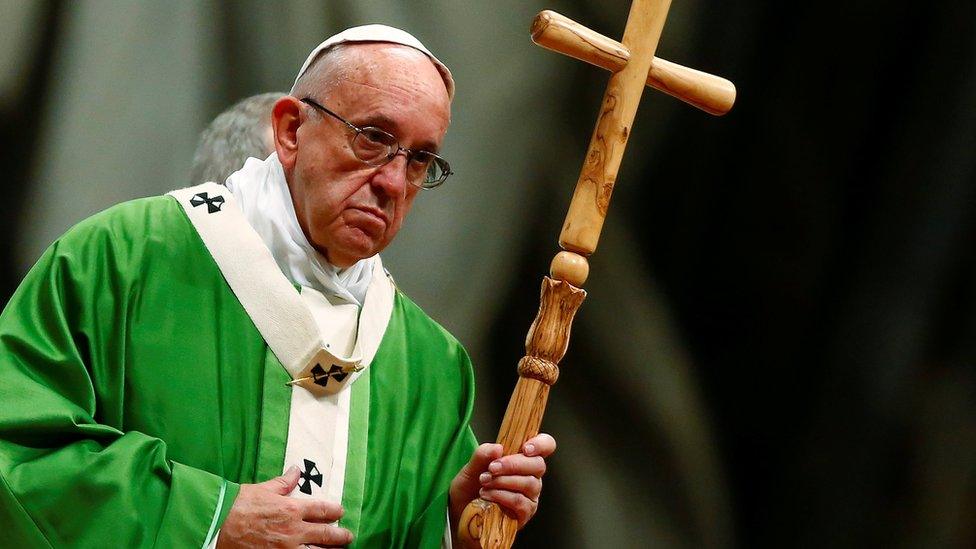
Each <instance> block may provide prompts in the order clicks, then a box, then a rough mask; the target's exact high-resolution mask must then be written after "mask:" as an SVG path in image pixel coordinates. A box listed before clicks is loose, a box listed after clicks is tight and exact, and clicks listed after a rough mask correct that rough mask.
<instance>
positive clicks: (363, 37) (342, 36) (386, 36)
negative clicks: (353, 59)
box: [292, 24, 454, 99]
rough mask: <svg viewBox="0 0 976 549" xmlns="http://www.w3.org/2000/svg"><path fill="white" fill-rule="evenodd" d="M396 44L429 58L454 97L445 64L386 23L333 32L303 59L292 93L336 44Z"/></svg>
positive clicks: (448, 91)
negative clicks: (307, 72)
mask: <svg viewBox="0 0 976 549" xmlns="http://www.w3.org/2000/svg"><path fill="white" fill-rule="evenodd" d="M375 43H383V44H396V45H402V46H406V47H408V48H411V49H413V50H415V51H418V52H421V53H423V54H424V55H425V56H427V57H428V59H430V61H431V62H432V63H433V64H434V65H435V67H436V68H437V71H438V73H439V74H440V75H441V77H442V79H443V82H444V86H445V88H447V94H448V97H449V99H453V98H454V78H453V76H452V75H451V71H450V69H448V68H447V65H445V64H444V63H442V62H441V61H440V60H439V59H437V57H435V56H434V54H433V53H431V52H430V50H429V49H427V47H426V46H424V45H423V44H422V43H421V42H420V40H418V39H417V38H416V37H415V36H413V35H412V34H410V33H408V32H406V31H404V30H402V29H398V28H395V27H390V26H388V25H380V24H372V25H362V26H359V27H352V28H349V29H346V30H344V31H342V32H340V33H338V34H335V35H333V36H331V37H329V38H328V39H326V40H325V41H324V42H322V43H321V44H319V45H318V46H317V47H316V48H315V49H313V50H312V52H311V53H310V54H309V55H308V57H307V58H306V59H305V63H304V64H303V65H302V68H301V69H300V70H299V71H298V76H297V77H296V78H295V84H294V85H293V86H292V93H294V91H295V88H296V87H297V86H298V82H299V80H301V78H302V76H303V75H304V74H305V72H306V71H307V70H308V69H309V67H310V66H311V65H313V64H315V62H316V60H318V59H319V58H320V57H321V56H322V54H323V53H324V52H327V51H330V50H334V49H335V48H336V47H337V46H347V45H353V44H375Z"/></svg>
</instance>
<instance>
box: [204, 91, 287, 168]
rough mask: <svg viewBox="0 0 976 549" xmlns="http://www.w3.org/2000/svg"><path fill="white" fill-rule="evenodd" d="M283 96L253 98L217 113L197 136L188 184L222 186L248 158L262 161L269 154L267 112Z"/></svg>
mask: <svg viewBox="0 0 976 549" xmlns="http://www.w3.org/2000/svg"><path fill="white" fill-rule="evenodd" d="M284 95H285V93H284V92H270V93H262V94H259V95H253V96H251V97H248V98H245V99H242V100H240V101H238V102H237V103H235V104H234V105H233V106H232V107H230V108H229V109H227V110H226V111H224V112H222V113H220V115H218V116H217V118H215V119H214V121H213V122H211V123H210V125H209V126H207V128H206V129H205V130H203V133H201V134H200V142H199V144H197V150H196V152H195V153H194V154H193V166H192V167H191V168H190V183H191V184H192V185H199V184H200V183H204V182H206V181H214V182H217V183H223V182H224V180H225V179H227V177H228V176H229V175H230V174H232V173H234V172H236V171H237V170H239V169H241V166H243V165H244V161H245V160H247V159H248V158H252V157H253V158H258V159H261V160H263V159H265V158H267V157H268V155H270V154H271V153H273V152H274V150H275V149H274V142H273V138H274V134H273V133H272V131H271V108H272V107H273V106H274V104H275V102H276V101H277V100H278V99H281V98H282V97H284Z"/></svg>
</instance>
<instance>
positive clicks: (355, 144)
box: [301, 97, 454, 189]
mask: <svg viewBox="0 0 976 549" xmlns="http://www.w3.org/2000/svg"><path fill="white" fill-rule="evenodd" d="M301 101H302V103H305V104H306V105H309V106H311V107H314V108H316V109H318V110H320V111H322V112H324V113H325V114H328V115H329V116H331V117H333V118H335V119H336V120H338V121H339V122H342V123H343V124H345V125H346V126H347V127H349V129H351V130H353V131H354V132H356V133H355V135H354V136H353V138H352V141H351V144H352V152H353V154H355V155H356V158H358V159H359V160H361V161H362V162H363V163H364V164H367V165H369V166H382V165H384V164H386V163H388V162H390V161H391V160H393V159H394V158H396V155H398V154H400V151H403V152H404V153H406V155H407V180H408V181H410V183H411V184H413V185H416V186H417V187H420V188H422V189H433V188H434V187H437V186H438V185H440V184H442V183H444V180H445V179H447V177H448V176H449V175H451V174H452V173H454V172H452V171H451V165H450V164H449V163H448V162H447V160H444V159H443V158H441V157H440V156H437V155H436V154H434V153H432V152H430V151H424V150H413V149H408V148H406V147H401V146H400V142H399V141H398V140H397V138H396V137H394V136H393V135H391V134H390V133H389V132H386V131H384V130H381V129H380V128H376V127H373V126H364V127H362V128H360V127H359V126H357V125H355V124H353V123H351V122H349V121H348V120H346V119H345V118H343V117H341V116H339V115H338V114H336V113H334V112H332V111H331V110H329V109H327V108H325V107H323V106H322V105H320V104H319V103H318V102H317V101H315V100H314V99H312V98H310V97H306V98H304V99H302V100H301Z"/></svg>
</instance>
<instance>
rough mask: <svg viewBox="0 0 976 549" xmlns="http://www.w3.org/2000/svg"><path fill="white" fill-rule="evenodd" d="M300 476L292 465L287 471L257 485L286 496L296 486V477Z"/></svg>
mask: <svg viewBox="0 0 976 549" xmlns="http://www.w3.org/2000/svg"><path fill="white" fill-rule="evenodd" d="M300 477H301V473H300V471H299V470H298V467H297V466H295V465H292V466H291V467H289V468H288V470H287V471H285V473H284V474H283V475H281V476H280V477H275V478H273V479H270V480H266V481H264V482H261V483H259V484H258V486H260V487H262V488H265V489H267V490H270V491H272V492H274V493H276V494H278V495H281V496H287V495H288V494H290V493H291V491H292V490H294V489H295V487H296V486H298V479H299V478H300Z"/></svg>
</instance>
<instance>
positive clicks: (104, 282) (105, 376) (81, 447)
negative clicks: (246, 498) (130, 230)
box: [0, 220, 238, 547]
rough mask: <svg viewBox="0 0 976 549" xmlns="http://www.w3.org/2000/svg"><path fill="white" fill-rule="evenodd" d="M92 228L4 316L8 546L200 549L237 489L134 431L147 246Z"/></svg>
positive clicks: (4, 525)
mask: <svg viewBox="0 0 976 549" xmlns="http://www.w3.org/2000/svg"><path fill="white" fill-rule="evenodd" d="M97 225H98V224H97V223H95V222H91V220H89V221H88V222H83V223H82V225H80V226H79V227H76V228H75V229H73V230H72V231H70V232H69V233H68V234H67V235H65V236H64V237H62V239H61V240H59V241H58V242H56V243H55V244H54V245H52V247H51V248H49V249H48V250H47V252H45V254H44V255H43V256H42V257H41V259H40V260H39V261H38V263H37V264H36V265H35V266H34V268H33V269H32V270H31V271H30V273H29V274H28V275H27V277H26V278H25V280H24V282H23V283H22V285H21V286H20V288H19V289H18V290H17V292H16V293H15V294H14V296H13V297H12V298H11V300H10V302H9V303H8V304H7V306H6V308H5V309H4V311H3V313H2V315H0V546H2V547H44V546H54V547H58V546H70V547H109V546H111V547H150V546H157V545H158V546H163V547H193V546H196V547H201V546H203V545H204V544H205V543H206V542H207V541H209V537H211V536H212V535H213V532H215V531H216V529H217V528H218V527H219V525H220V522H221V521H222V520H223V518H224V517H225V516H226V514H227V512H228V511H229V508H230V506H231V504H232V502H233V501H234V498H235V497H236V494H237V490H238V485H236V484H234V483H231V482H227V481H226V480H224V479H223V478H220V477H219V476H217V475H214V474H211V473H209V472H206V471H203V470H201V469H198V468H194V467H190V466H187V465H183V464H181V463H177V462H174V461H172V460H170V459H168V458H167V445H166V443H165V442H163V441H162V440H160V439H158V438H154V437H152V436H149V435H146V434H143V433H141V432H138V431H134V430H133V431H127V430H126V417H125V416H126V412H125V406H124V403H123V402H124V400H125V398H126V394H127V392H128V391H130V390H131V389H132V388H131V387H127V386H126V376H125V368H126V366H127V360H126V357H127V350H126V339H125V336H124V331H125V326H126V325H127V323H129V322H131V319H130V318H127V311H128V310H129V309H130V306H129V302H130V300H131V299H133V298H134V296H133V293H134V292H136V291H137V290H136V287H135V285H134V284H133V283H132V282H131V280H130V278H131V274H132V273H131V268H132V266H133V265H136V264H137V263H138V260H139V258H138V253H139V246H138V243H137V242H134V241H136V240H138V236H137V237H131V236H130V235H125V234H119V233H118V232H117V231H115V230H114V229H113V228H112V227H109V228H108V229H105V227H99V226H97Z"/></svg>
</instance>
